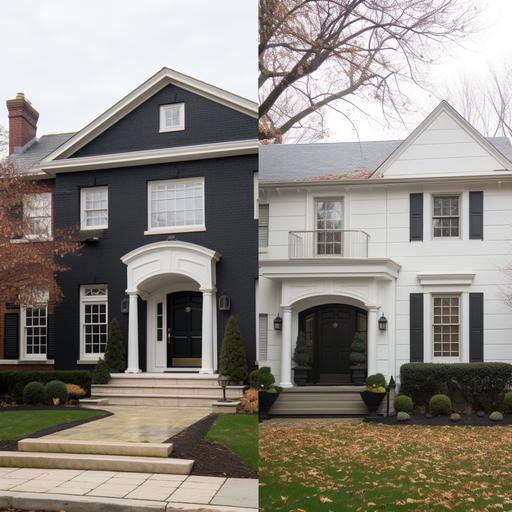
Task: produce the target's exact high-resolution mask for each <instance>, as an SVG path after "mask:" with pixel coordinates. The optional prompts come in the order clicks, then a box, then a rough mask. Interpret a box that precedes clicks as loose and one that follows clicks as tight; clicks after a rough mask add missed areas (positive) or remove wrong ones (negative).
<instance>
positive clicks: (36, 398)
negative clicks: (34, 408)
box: [23, 382, 45, 405]
mask: <svg viewBox="0 0 512 512" xmlns="http://www.w3.org/2000/svg"><path fill="white" fill-rule="evenodd" d="M44 397H45V395H44V386H43V385H42V384H41V383H40V382H29V383H28V384H27V385H26V386H25V387H24V388H23V403H24V404H28V405H36V404H42V403H43V402H44Z"/></svg>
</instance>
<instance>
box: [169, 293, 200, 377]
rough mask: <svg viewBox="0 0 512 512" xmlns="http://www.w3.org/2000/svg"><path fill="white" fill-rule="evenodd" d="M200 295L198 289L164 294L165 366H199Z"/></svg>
mask: <svg viewBox="0 0 512 512" xmlns="http://www.w3.org/2000/svg"><path fill="white" fill-rule="evenodd" d="M202 313H203V297H202V294H201V293H198V292H178V293H170V294H169V295H167V366H168V367H169V368H171V367H175V368H179V367H181V368H195V367H201V334H202Z"/></svg>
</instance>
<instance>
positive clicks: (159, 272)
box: [121, 240, 220, 373]
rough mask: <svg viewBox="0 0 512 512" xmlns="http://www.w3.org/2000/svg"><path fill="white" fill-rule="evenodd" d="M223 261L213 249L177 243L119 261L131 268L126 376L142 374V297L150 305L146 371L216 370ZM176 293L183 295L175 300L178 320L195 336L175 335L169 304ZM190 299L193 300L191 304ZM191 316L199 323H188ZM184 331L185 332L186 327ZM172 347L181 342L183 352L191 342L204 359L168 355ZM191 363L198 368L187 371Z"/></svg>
mask: <svg viewBox="0 0 512 512" xmlns="http://www.w3.org/2000/svg"><path fill="white" fill-rule="evenodd" d="M219 258H220V255H219V254H218V253H216V252H215V251H212V250H211V249H207V248H205V247H202V246H199V245H196V244H192V243H188V242H181V241H175V240H172V241H164V242H156V243H152V244H147V245H144V246H142V247H139V248H137V249H134V250H133V251H131V252H129V253H128V254H126V255H125V256H123V257H122V258H121V260H122V262H123V263H124V264H125V265H126V266H127V288H126V293H127V294H128V296H129V318H128V368H127V370H126V372H127V373H139V372H140V371H141V370H140V363H139V308H138V302H139V297H140V298H141V299H143V300H145V301H146V303H147V310H146V311H147V331H146V333H147V334H146V350H147V371H148V372H164V371H191V370H198V371H199V372H200V373H213V372H214V369H215V368H216V363H217V361H216V358H217V336H216V332H217V320H216V318H217V315H216V311H217V308H216V302H217V301H216V287H215V285H216V273H215V270H216V263H217V261H218V260H219ZM177 293H181V294H182V296H180V300H182V302H181V303H178V302H177V301H174V302H173V304H174V303H178V306H176V307H177V308H181V309H180V310H179V314H180V315H181V316H179V315H178V316H177V318H178V320H176V322H178V321H180V322H182V323H183V325H185V326H189V327H187V328H188V329H189V330H191V329H194V328H195V331H193V332H192V331H191V332H189V333H180V334H183V336H181V338H180V337H179V336H177V335H176V333H175V332H174V331H176V329H177V328H176V327H175V326H174V325H172V319H171V312H170V311H171V310H170V309H169V308H170V306H169V301H170V300H171V298H172V297H173V295H175V294H177ZM201 297H202V301H201ZM187 300H192V301H193V302H194V301H195V302H194V304H191V305H188V303H187V302H186V301H187ZM183 301H185V302H183ZM187 315H189V316H190V317H192V316H193V315H196V319H195V320H193V321H192V320H190V321H189V320H188V316H187ZM173 318H174V317H173ZM180 318H181V319H182V320H180ZM192 323H193V326H191V325H192ZM190 326H191V327H190ZM180 329H181V330H182V331H183V330H186V328H185V327H180ZM187 334H189V336H187ZM173 344H176V345H177V344H181V347H182V350H183V347H185V348H186V345H187V344H188V345H190V346H191V347H192V345H193V344H196V345H197V347H196V349H195V350H196V353H195V354H194V355H196V356H197V355H199V356H200V357H181V358H176V357H174V358H173V357H172V355H169V354H170V352H169V351H170V350H171V349H172V345H173ZM170 347H171V348H170ZM185 355H186V354H185ZM177 360H179V361H181V363H180V365H179V366H173V365H172V362H173V361H174V362H176V361H177ZM169 361H170V362H169ZM189 361H193V362H196V363H197V364H194V365H193V366H192V365H190V366H191V367H188V366H187V363H188V362H189Z"/></svg>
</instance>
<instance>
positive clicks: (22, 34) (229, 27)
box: [0, 0, 258, 135]
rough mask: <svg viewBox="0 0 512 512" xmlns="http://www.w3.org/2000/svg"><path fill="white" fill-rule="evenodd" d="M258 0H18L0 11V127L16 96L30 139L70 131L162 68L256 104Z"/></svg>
mask: <svg viewBox="0 0 512 512" xmlns="http://www.w3.org/2000/svg"><path fill="white" fill-rule="evenodd" d="M257 24H258V16H257V0H243V1H240V0H221V1H219V0H217V1H214V0H150V1H146V2H135V1H132V0H87V1H82V2H72V1H69V0H16V1H10V2H2V5H1V6H0V48H2V67H1V70H0V125H3V126H4V127H6V128H7V127H8V118H7V110H6V107H5V100H7V99H9V98H13V97H14V96H15V95H16V93H17V92H24V93H25V95H26V96H27V98H28V99H29V100H30V101H31V102H32V104H33V105H34V107H35V108H36V109H37V110H38V112H39V114H40V117H39V123H38V135H42V134H45V133H58V132H66V131H75V130H79V129H80V128H82V127H83V126H84V125H86V124H87V123H88V122H89V121H91V120H92V119H94V118H95V117H97V116H98V115H99V114H101V113H102V112H103V111H105V110H106V109H107V108H109V107H110V106H111V105H112V104H114V103H115V102H116V101H118V100H119V99H121V98H122V97H123V96H124V95H125V94H127V93H128V92H130V91H131V90H133V89H134V88H135V87H137V86H138V85H140V84H141V83H142V82H143V81H144V80H146V79H147V78H149V77H150V76H151V75H153V74H154V73H156V71H158V70H159V69H160V68H162V67H163V66H168V67H170V68H173V69H176V70H177V71H180V72H182V73H185V74H188V75H191V76H194V77H195V78H199V79H201V80H204V81H206V82H209V83H212V84H214V85H217V86H219V87H222V88H224V89H227V90H229V91H231V92H234V93H237V94H240V95H242V96H245V97H247V98H249V99H251V100H254V101H256V99H257V91H256V84H257V53H256V47H257Z"/></svg>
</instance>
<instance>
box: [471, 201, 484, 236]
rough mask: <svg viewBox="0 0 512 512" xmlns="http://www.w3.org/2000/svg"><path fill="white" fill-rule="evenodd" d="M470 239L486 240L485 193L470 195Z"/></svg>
mask: <svg viewBox="0 0 512 512" xmlns="http://www.w3.org/2000/svg"><path fill="white" fill-rule="evenodd" d="M469 239H470V240H483V239H484V193H483V192H470V193H469Z"/></svg>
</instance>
